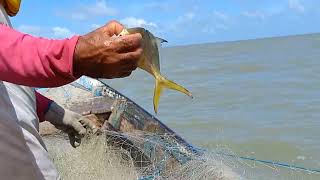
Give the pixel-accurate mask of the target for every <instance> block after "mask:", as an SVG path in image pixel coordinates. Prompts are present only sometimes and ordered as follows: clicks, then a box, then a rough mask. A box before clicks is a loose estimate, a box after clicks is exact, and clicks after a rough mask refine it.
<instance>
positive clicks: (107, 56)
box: [73, 21, 142, 79]
mask: <svg viewBox="0 0 320 180" xmlns="http://www.w3.org/2000/svg"><path fill="white" fill-rule="evenodd" d="M123 28H124V27H123V26H122V25H121V24H120V23H118V22H116V21H111V22H109V23H108V24H107V25H105V26H103V27H101V28H99V29H97V30H95V31H93V32H91V33H89V34H86V35H84V36H81V37H80V38H79V40H78V43H77V45H76V49H75V53H74V60H73V69H74V75H75V76H80V75H87V76H90V77H93V78H108V79H111V78H120V77H126V76H129V75H130V74H131V72H132V71H133V70H135V69H136V68H137V62H138V60H139V58H140V56H141V54H142V48H141V43H142V36H141V34H139V33H138V34H132V35H126V36H117V35H119V34H120V32H121V31H122V30H123Z"/></svg>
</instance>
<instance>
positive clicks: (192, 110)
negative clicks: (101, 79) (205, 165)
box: [107, 34, 320, 179]
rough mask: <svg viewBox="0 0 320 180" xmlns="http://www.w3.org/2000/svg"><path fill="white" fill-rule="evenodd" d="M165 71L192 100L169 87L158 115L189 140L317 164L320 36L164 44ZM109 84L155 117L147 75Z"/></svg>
mask: <svg viewBox="0 0 320 180" xmlns="http://www.w3.org/2000/svg"><path fill="white" fill-rule="evenodd" d="M161 68H162V69H161V72H162V74H164V75H165V76H166V77H167V78H168V79H171V80H174V81H175V82H177V83H179V84H181V85H183V86H185V87H186V88H187V89H189V90H190V91H191V92H192V93H193V95H194V99H190V98H188V97H187V96H185V95H183V94H181V93H178V92H175V91H171V90H166V91H164V93H163V95H162V97H161V99H160V106H159V112H158V114H157V115H156V116H157V117H158V118H159V119H160V120H162V121H163V122H164V123H166V124H167V125H168V126H169V127H170V128H172V129H173V130H175V131H176V132H177V133H178V134H180V135H181V136H182V137H183V138H185V139H186V140H187V141H188V142H190V143H191V144H194V145H196V146H198V147H201V148H205V149H208V150H215V149H216V148H217V147H227V148H228V149H229V150H231V151H232V152H234V153H236V154H237V155H239V156H251V157H256V158H258V159H266V160H273V161H276V162H279V161H280V162H286V163H290V164H295V165H299V166H304V167H308V168H312V169H320V34H309V35H299V36H289V37H280V38H267V39H258V40H248V41H237V42H225V43H212V44H200V45H190V46H180V47H166V48H163V49H162V51H161ZM107 83H108V84H110V85H111V86H112V87H114V88H115V89H117V90H119V91H120V92H122V93H124V94H125V95H127V96H128V97H129V98H131V99H132V100H134V101H136V102H137V103H138V104H139V105H141V106H142V107H144V108H145V109H146V110H148V111H149V112H151V113H153V114H154V112H153V105H152V99H153V88H154V79H153V77H152V76H150V75H149V74H147V73H146V72H144V71H142V70H137V71H135V72H134V73H133V74H132V75H131V77H129V78H125V79H117V80H107ZM274 171H277V170H274ZM308 176H309V175H308V174H306V175H302V176H297V179H300V178H301V177H302V178H301V179H305V178H308ZM292 177H295V175H293V176H292ZM317 178H319V179H320V175H319V176H317V175H310V179H317Z"/></svg>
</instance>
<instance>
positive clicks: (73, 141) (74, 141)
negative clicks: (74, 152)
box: [68, 133, 81, 148]
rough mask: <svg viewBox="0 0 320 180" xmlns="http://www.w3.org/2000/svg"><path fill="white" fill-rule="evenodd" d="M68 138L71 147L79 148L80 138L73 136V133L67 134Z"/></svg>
mask: <svg viewBox="0 0 320 180" xmlns="http://www.w3.org/2000/svg"><path fill="white" fill-rule="evenodd" d="M68 137H69V141H70V144H71V146H72V147H74V148H76V147H78V146H80V144H81V138H79V137H77V136H75V134H74V133H69V134H68Z"/></svg>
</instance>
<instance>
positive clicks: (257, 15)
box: [241, 11, 266, 20]
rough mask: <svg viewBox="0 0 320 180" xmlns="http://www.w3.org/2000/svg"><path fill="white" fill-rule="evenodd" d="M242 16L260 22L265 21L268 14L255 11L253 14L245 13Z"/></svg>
mask: <svg viewBox="0 0 320 180" xmlns="http://www.w3.org/2000/svg"><path fill="white" fill-rule="evenodd" d="M241 15H242V16H245V17H247V18H252V19H260V20H263V19H265V18H266V14H265V13H263V12H261V11H253V12H249V11H244V12H242V13H241Z"/></svg>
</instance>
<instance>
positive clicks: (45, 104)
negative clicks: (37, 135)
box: [36, 91, 53, 122]
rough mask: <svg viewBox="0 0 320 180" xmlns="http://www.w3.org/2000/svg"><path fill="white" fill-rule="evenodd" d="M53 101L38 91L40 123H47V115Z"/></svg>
mask: <svg viewBox="0 0 320 180" xmlns="http://www.w3.org/2000/svg"><path fill="white" fill-rule="evenodd" d="M52 102H53V101H52V100H51V99H48V98H46V97H45V96H43V95H41V94H40V93H38V92H37V91H36V105H37V115H38V117H39V120H40V122H43V121H45V118H44V117H45V115H46V113H47V111H48V110H49V107H50V104H51V103H52Z"/></svg>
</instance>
